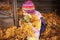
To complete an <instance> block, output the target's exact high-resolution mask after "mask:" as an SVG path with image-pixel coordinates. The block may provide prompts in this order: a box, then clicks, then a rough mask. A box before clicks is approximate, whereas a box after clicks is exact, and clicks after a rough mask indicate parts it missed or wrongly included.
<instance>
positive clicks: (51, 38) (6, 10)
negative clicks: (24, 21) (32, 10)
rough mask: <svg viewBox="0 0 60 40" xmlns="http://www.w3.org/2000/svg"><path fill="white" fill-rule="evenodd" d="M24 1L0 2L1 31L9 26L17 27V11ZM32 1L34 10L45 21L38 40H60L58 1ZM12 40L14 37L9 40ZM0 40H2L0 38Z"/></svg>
mask: <svg viewBox="0 0 60 40" xmlns="http://www.w3.org/2000/svg"><path fill="white" fill-rule="evenodd" d="M25 1H27V0H0V28H1V29H5V28H6V29H7V28H9V27H11V26H17V27H18V26H19V25H18V24H19V20H18V18H19V17H18V10H21V6H22V4H23V3H24V2H25ZM32 1H33V3H34V4H35V7H36V10H38V11H39V12H41V14H42V16H43V18H44V19H45V20H46V25H47V26H46V30H45V31H44V33H42V34H41V37H40V40H60V1H58V0H32ZM0 33H1V32H0ZM0 36H1V35H0ZM14 38H15V37H13V39H11V40H15V39H14ZM0 39H1V40H3V38H2V37H1V38H0ZM8 39H9V38H8ZM9 40H10V39H9Z"/></svg>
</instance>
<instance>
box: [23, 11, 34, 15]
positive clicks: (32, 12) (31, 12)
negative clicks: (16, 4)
mask: <svg viewBox="0 0 60 40" xmlns="http://www.w3.org/2000/svg"><path fill="white" fill-rule="evenodd" d="M23 12H25V13H29V14H35V10H23Z"/></svg>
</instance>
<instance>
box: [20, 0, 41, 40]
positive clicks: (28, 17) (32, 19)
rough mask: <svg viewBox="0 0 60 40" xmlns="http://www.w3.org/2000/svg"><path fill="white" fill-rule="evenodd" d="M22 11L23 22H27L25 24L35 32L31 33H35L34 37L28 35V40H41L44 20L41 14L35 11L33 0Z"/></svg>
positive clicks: (26, 3) (23, 6)
mask: <svg viewBox="0 0 60 40" xmlns="http://www.w3.org/2000/svg"><path fill="white" fill-rule="evenodd" d="M22 11H23V20H24V21H25V23H28V24H29V25H31V26H32V27H31V28H32V30H33V31H31V32H33V37H32V36H31V35H29V34H28V33H27V40H39V36H40V29H41V18H42V15H41V13H40V12H38V11H37V10H35V5H34V4H33V2H32V1H31V0H28V1H27V2H25V3H24V4H23V5H22ZM20 24H21V23H20ZM21 25H22V24H21ZM28 32H29V31H28Z"/></svg>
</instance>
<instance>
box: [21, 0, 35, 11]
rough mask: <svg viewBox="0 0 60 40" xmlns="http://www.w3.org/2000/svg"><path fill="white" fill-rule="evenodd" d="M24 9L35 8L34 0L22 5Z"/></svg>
mask: <svg viewBox="0 0 60 40" xmlns="http://www.w3.org/2000/svg"><path fill="white" fill-rule="evenodd" d="M22 9H24V10H34V9H35V6H34V4H33V2H32V0H28V1H27V2H25V3H24V4H23V5H22Z"/></svg>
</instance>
